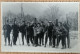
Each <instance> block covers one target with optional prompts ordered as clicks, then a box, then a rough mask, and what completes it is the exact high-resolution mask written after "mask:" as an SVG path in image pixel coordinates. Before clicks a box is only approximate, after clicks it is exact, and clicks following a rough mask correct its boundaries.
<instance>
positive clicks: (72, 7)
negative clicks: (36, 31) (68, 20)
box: [1, 2, 79, 16]
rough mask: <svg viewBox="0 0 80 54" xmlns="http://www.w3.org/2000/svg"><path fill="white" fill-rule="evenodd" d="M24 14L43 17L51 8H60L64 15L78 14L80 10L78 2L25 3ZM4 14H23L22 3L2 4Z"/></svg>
mask: <svg viewBox="0 0 80 54" xmlns="http://www.w3.org/2000/svg"><path fill="white" fill-rule="evenodd" d="M22 4H23V11H24V14H25V15H27V14H32V15H35V16H41V15H42V14H43V12H44V11H45V10H46V9H47V8H49V6H52V5H53V6H54V5H55V6H58V7H59V9H60V10H61V11H62V12H63V13H64V14H66V13H69V12H76V11H78V10H79V3H78V2H23V3H22ZM1 7H2V9H1V10H2V13H3V14H4V15H5V14H6V13H7V12H8V11H10V12H12V13H14V14H19V13H21V2H2V3H1Z"/></svg>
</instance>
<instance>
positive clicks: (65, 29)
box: [3, 18, 70, 49]
mask: <svg viewBox="0 0 80 54" xmlns="http://www.w3.org/2000/svg"><path fill="white" fill-rule="evenodd" d="M22 23H23V24H22V25H17V23H16V20H14V24H13V25H12V26H11V25H9V20H7V22H6V24H5V25H4V26H3V29H4V37H5V45H6V41H7V38H8V45H12V43H13V45H16V41H17V38H18V36H19V32H20V33H21V34H22V35H21V37H22V45H24V37H25V40H26V43H27V45H28V46H30V43H31V44H32V45H33V46H35V47H37V46H42V45H44V47H46V45H47V41H48V38H49V46H52V47H58V46H59V44H60V41H61V44H62V49H64V48H66V47H67V46H68V48H70V37H69V25H68V24H67V23H62V22H58V19H56V22H55V23H53V22H51V21H48V23H47V25H45V23H44V22H43V21H41V22H37V19H36V18H35V19H34V22H33V23H31V22H27V23H26V22H25V21H23V22H22ZM11 32H12V34H13V37H12V40H10V33H11ZM66 38H67V41H66ZM66 42H67V44H66ZM66 45H67V46H66Z"/></svg>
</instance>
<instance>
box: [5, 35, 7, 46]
mask: <svg viewBox="0 0 80 54" xmlns="http://www.w3.org/2000/svg"><path fill="white" fill-rule="evenodd" d="M6 41H7V36H6V35H5V46H6Z"/></svg>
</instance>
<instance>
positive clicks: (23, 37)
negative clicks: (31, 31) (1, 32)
mask: <svg viewBox="0 0 80 54" xmlns="http://www.w3.org/2000/svg"><path fill="white" fill-rule="evenodd" d="M22 45H24V34H23V33H22Z"/></svg>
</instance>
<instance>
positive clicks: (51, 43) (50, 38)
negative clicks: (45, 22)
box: [49, 36, 52, 46]
mask: <svg viewBox="0 0 80 54" xmlns="http://www.w3.org/2000/svg"><path fill="white" fill-rule="evenodd" d="M51 40H52V39H51V36H49V46H51V45H52V43H51Z"/></svg>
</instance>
